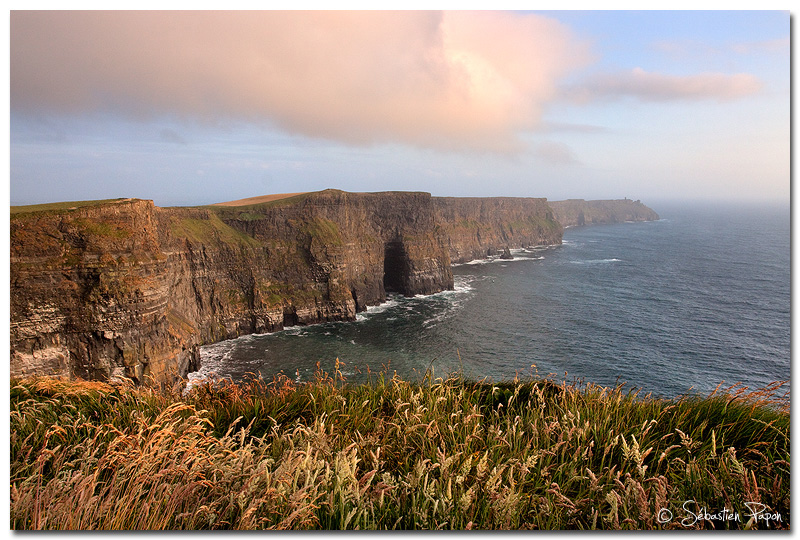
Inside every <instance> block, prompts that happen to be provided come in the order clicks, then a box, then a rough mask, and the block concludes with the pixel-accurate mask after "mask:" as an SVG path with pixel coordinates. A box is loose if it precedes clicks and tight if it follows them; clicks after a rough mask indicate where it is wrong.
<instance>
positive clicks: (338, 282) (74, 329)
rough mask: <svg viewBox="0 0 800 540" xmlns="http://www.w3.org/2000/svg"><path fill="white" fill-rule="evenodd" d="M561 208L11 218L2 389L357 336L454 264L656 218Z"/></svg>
mask: <svg viewBox="0 0 800 540" xmlns="http://www.w3.org/2000/svg"><path fill="white" fill-rule="evenodd" d="M565 203H569V204H561V203H552V202H551V203H548V202H547V201H546V200H545V199H537V198H515V197H496V198H455V197H432V196H431V195H430V194H428V193H408V192H385V193H347V192H342V191H338V190H325V191H321V192H315V193H305V194H298V195H296V196H291V197H286V198H282V199H280V200H274V201H271V202H266V203H261V204H251V205H241V206H230V205H227V206H225V205H220V206H207V207H172V208H160V207H156V206H155V205H154V204H153V202H152V201H147V200H140V199H118V200H110V201H95V202H83V203H59V204H55V205H36V206H31V207H12V213H11V222H10V225H11V227H10V229H11V295H10V298H11V302H10V304H11V340H10V341H11V366H10V371H11V375H12V376H14V377H22V376H31V375H60V376H66V377H80V378H84V379H99V380H109V379H122V378H125V379H130V380H132V381H134V382H135V383H137V384H142V383H146V382H149V381H152V382H156V383H166V384H168V383H170V382H171V381H174V380H176V379H177V378H178V377H183V376H185V375H186V374H187V373H188V372H190V371H195V370H197V369H198V368H199V347H200V346H201V345H204V344H209V343H214V342H217V341H221V340H225V339H230V338H235V337H238V336H241V335H246V334H251V333H265V332H273V331H277V330H281V329H283V328H284V327H285V326H293V325H297V324H312V323H317V322H325V321H346V320H355V318H356V314H357V313H358V312H361V311H364V310H365V309H366V308H367V307H369V306H373V305H377V304H380V303H381V302H383V301H385V299H386V293H387V290H388V291H393V292H397V293H401V294H405V295H415V294H432V293H436V292H439V291H443V290H448V289H452V287H453V275H452V270H451V265H452V264H454V263H462V262H467V261H469V260H474V259H479V258H485V257H487V256H493V255H500V254H502V253H504V252H506V251H507V250H508V249H514V248H522V247H529V246H536V245H552V244H558V243H560V242H561V237H562V234H563V225H564V224H565V223H564V221H561V220H565V221H568V220H571V221H569V223H567V224H572V221H575V222H578V221H579V217H578V216H579V215H581V214H582V215H583V222H584V223H586V222H587V220H588V222H589V223H600V222H603V221H602V220H604V219H605V220H616V221H629V220H636V219H639V220H641V219H653V217H652V216H653V215H655V213H654V212H652V211H651V210H649V209H648V208H647V207H645V206H644V205H642V204H641V203H639V202H638V201H637V202H636V203H634V202H633V201H588V202H586V201H582V203H583V204H582V205H581V204H579V203H578V202H576V201H565ZM599 203H602V204H599ZM587 216H588V218H587ZM655 219H657V215H655ZM606 222H614V221H606Z"/></svg>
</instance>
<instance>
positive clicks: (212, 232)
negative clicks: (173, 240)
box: [170, 213, 261, 247]
mask: <svg viewBox="0 0 800 540" xmlns="http://www.w3.org/2000/svg"><path fill="white" fill-rule="evenodd" d="M170 227H171V230H172V234H174V235H175V236H180V237H184V238H188V239H189V240H192V241H194V242H198V243H206V244H208V243H225V244H229V245H233V246H235V245H244V246H249V247H260V246H261V243H260V242H259V241H258V240H256V239H255V238H253V237H251V236H248V235H247V234H245V233H243V232H241V231H238V230H236V229H234V228H233V227H231V226H229V225H227V224H225V223H224V222H223V221H222V220H221V219H220V218H219V217H218V216H217V215H216V214H213V213H209V215H208V217H207V218H195V217H183V216H173V217H172V218H171V221H170Z"/></svg>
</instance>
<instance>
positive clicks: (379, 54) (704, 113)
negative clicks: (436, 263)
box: [9, 10, 790, 206]
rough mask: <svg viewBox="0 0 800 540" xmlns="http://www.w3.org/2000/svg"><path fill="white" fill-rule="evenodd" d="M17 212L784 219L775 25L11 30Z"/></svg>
mask: <svg viewBox="0 0 800 540" xmlns="http://www.w3.org/2000/svg"><path fill="white" fill-rule="evenodd" d="M9 58H10V66H9V73H10V84H9V93H10V96H9V97H10V112H9V125H10V130H9V138H10V141H9V142H10V144H9V161H10V164H9V165H10V166H9V171H10V172H9V183H10V190H9V191H10V203H11V204H12V205H19V204H37V203H45V202H55V201H65V200H86V199H106V198H117V197H138V198H143V199H152V200H154V201H155V203H156V204H157V205H159V206H172V205H198V204H209V203H214V202H222V201H230V200H236V199H241V198H245V197H254V196H259V195H266V194H272V193H290V192H301V191H314V190H320V189H326V188H337V189H342V190H346V191H389V190H399V191H427V192H431V193H432V194H434V195H440V196H524V197H547V198H548V199H550V200H562V199H567V198H585V199H612V198H623V197H628V198H632V199H641V200H642V201H643V202H645V203H648V201H653V200H661V199H694V200H739V199H746V200H752V199H758V200H762V199H763V200H771V201H785V202H787V203H788V201H789V196H790V14H789V13H788V12H785V11H616V10H614V11H580V10H570V11H538V12H523V11H497V12H491V11H445V12H439V11H400V12H396V11H376V12H363V11H335V12H321V11H301V12H278V11H261V12H246V11H215V12H191V11H182V12H164V11H134V12H131V11H111V12H98V11H58V12H56V11H11V12H10V56H9Z"/></svg>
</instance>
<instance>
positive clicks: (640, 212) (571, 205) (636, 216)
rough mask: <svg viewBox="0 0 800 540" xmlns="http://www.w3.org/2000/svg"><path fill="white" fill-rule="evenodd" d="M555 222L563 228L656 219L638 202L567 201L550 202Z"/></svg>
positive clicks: (653, 213) (653, 214) (655, 215)
mask: <svg viewBox="0 0 800 540" xmlns="http://www.w3.org/2000/svg"><path fill="white" fill-rule="evenodd" d="M550 208H552V209H553V214H554V215H555V218H556V220H558V222H559V223H560V224H561V225H563V226H564V227H576V226H581V225H600V224H604V223H622V222H625V221H655V220H657V219H659V218H658V214H656V213H655V212H654V211H653V210H652V209H650V208H648V207H647V206H645V205H643V204H642V203H641V202H640V201H632V200H630V199H621V200H619V199H618V200H611V201H584V200H583V199H569V200H566V201H550Z"/></svg>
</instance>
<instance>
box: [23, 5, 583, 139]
mask: <svg viewBox="0 0 800 540" xmlns="http://www.w3.org/2000/svg"><path fill="white" fill-rule="evenodd" d="M589 59H590V57H589V51H588V47H587V46H586V45H585V44H583V43H580V42H578V40H576V39H575V37H574V36H573V35H572V34H571V33H570V31H569V30H568V29H567V28H566V27H565V26H563V25H561V24H560V23H559V22H557V21H555V20H553V19H549V18H546V17H543V16H540V15H534V14H527V15H521V14H514V13H510V12H435V11H401V12H390V11H374V12H352V11H335V12H320V11H304V12H286V11H259V12H243V11H230V12H224V11H223V12H148V11H135V12H124V11H113V12H97V11H89V12H86V11H67V12H53V11H50V12H48V11H39V12H27V11H13V12H12V13H11V62H10V72H11V84H10V90H11V107H12V109H13V110H16V111H42V110H48V111H51V112H54V113H61V114H83V113H87V112H97V111H99V112H113V113H121V114H126V115H130V116H133V117H137V118H145V119H146V118H151V117H153V116H156V115H172V116H177V117H182V118H186V119H199V120H201V121H207V122H219V121H227V120H231V119H233V120H239V121H242V120H243V121H247V122H253V123H262V124H268V125H274V126H278V127H280V128H282V129H284V130H286V131H288V132H291V133H295V134H300V135H305V136H311V137H322V138H327V139H333V140H338V141H343V142H346V143H355V144H372V143H383V142H400V143H407V144H412V145H416V146H422V147H434V148H444V149H463V148H470V149H479V150H488V151H500V152H503V151H513V150H514V149H517V148H519V147H520V146H521V144H522V143H521V142H520V139H519V137H518V134H519V133H521V132H523V131H526V130H531V129H534V128H536V127H537V126H538V125H539V122H540V117H541V113H542V109H543V108H544V107H545V106H546V104H547V103H548V102H549V101H550V100H552V99H553V98H554V96H555V94H556V92H557V86H558V81H559V80H560V79H561V78H562V77H563V76H565V75H567V74H568V73H570V72H571V71H572V70H574V69H577V68H579V67H582V66H583V65H585V64H586V63H587V62H588V61H589Z"/></svg>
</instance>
